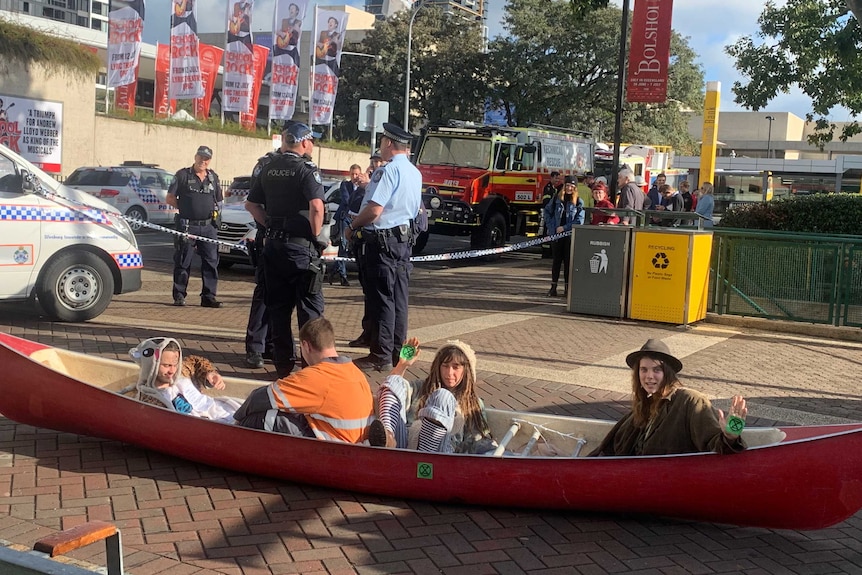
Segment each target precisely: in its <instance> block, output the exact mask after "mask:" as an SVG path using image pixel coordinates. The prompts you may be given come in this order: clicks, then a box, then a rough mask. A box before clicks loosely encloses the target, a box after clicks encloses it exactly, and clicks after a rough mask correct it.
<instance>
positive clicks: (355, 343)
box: [347, 335, 371, 347]
mask: <svg viewBox="0 0 862 575" xmlns="http://www.w3.org/2000/svg"><path fill="white" fill-rule="evenodd" d="M347 347H371V342H370V341H369V340H368V338H366V337H363V336H361V335H360V336H359V337H357V338H356V339H354V340H352V341H350V342H348V344H347Z"/></svg>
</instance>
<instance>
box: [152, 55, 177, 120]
mask: <svg viewBox="0 0 862 575" xmlns="http://www.w3.org/2000/svg"><path fill="white" fill-rule="evenodd" d="M170 67H171V47H170V46H168V45H167V44H156V78H155V90H154V93H153V115H154V116H155V117H156V118H169V117H171V116H173V115H174V110H175V109H176V106H177V103H176V101H175V100H173V99H171V98H170V97H169V96H168V84H169V83H170V80H169V78H168V76H169V70H170Z"/></svg>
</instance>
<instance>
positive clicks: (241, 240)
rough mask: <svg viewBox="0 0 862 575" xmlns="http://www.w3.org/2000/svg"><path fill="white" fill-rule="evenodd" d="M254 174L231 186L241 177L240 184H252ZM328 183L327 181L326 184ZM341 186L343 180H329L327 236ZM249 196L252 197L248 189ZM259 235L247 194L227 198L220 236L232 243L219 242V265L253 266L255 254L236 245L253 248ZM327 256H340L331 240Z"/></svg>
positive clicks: (223, 210) (326, 252) (222, 213)
mask: <svg viewBox="0 0 862 575" xmlns="http://www.w3.org/2000/svg"><path fill="white" fill-rule="evenodd" d="M250 179H251V177H250V176H244V177H239V178H234V182H233V183H232V184H231V188H233V187H234V184H236V183H237V180H240V182H239V183H240V185H242V183H243V182H245V183H246V184H248V180H250ZM326 185H327V183H326V182H324V186H326ZM340 185H341V182H335V183H332V182H329V187H327V188H326V190H327V191H326V195H325V197H326V206H327V210H328V220H327V221H326V225H324V226H323V228H324V235H325V236H326V238H327V239H328V238H329V227H330V225H331V224H332V216H334V215H335V210H337V209H338V200H339V194H338V187H339V186H340ZM237 190H238V193H237V196H239V195H240V194H241V193H242V192H241V190H242V188H241V187H237ZM245 196H246V197H247V196H248V189H247V188H246V189H245ZM256 234H257V225H256V224H255V222H254V218H252V217H251V214H250V213H248V210H246V209H245V197H243V199H242V201H239V200H235V201H230V202H229V201H227V199H225V205H224V207H223V208H222V211H221V224H219V229H218V239H219V240H220V241H222V242H229V243H230V244H232V245H225V244H219V246H218V251H219V267H222V268H228V267H230V266H232V265H233V264H236V263H240V264H246V265H251V256H249V254H247V253H246V252H244V251H242V250H240V249H238V248H235V247H233V246H235V245H237V244H242V245H246V246H248V247H249V249H251V247H252V246H253V244H254V239H255V235H256ZM323 255H324V256H332V257H334V256H337V255H338V246H333V245H332V244H331V243H330V244H329V246H328V247H327V248H326V249H325V250H324V252H323Z"/></svg>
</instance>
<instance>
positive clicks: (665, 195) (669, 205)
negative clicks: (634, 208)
mask: <svg viewBox="0 0 862 575" xmlns="http://www.w3.org/2000/svg"><path fill="white" fill-rule="evenodd" d="M658 192H659V194H661V198H662V199H661V205H660V206H657V207H656V210H661V211H667V212H677V213H678V212H682V211H684V209H683V208H684V206H685V202H684V201H683V199H682V194H680V193H679V191H678V190H675V189H673V186H671V185H669V184H664V185H663V186H662V187H660V188H659V189H658ZM681 223H682V220H681V219H670V218H660V219H659V225H660V226H664V227H668V228H670V227H673V228H678V227H679V226H680V224H681Z"/></svg>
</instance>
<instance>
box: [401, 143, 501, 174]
mask: <svg viewBox="0 0 862 575" xmlns="http://www.w3.org/2000/svg"><path fill="white" fill-rule="evenodd" d="M490 157H491V142H490V141H488V140H480V139H477V138H455V137H449V136H429V137H428V138H426V140H425V144H424V145H423V146H422V152H421V153H420V154H419V162H418V163H419V164H422V165H432V164H433V165H443V166H457V167H462V168H486V169H487V168H488V166H489V165H490Z"/></svg>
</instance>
